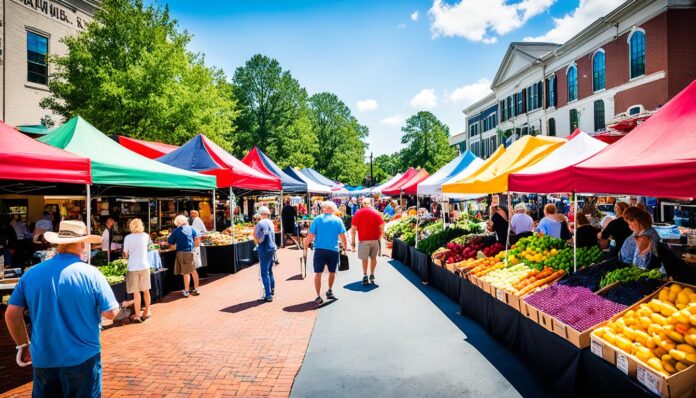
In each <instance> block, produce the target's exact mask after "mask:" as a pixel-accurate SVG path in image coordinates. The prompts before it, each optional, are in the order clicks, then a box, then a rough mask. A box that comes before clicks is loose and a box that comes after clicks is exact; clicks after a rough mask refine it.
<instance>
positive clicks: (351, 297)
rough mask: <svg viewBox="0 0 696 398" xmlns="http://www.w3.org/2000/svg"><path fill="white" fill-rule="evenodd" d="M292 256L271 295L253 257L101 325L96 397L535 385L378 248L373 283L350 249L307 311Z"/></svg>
mask: <svg viewBox="0 0 696 398" xmlns="http://www.w3.org/2000/svg"><path fill="white" fill-rule="evenodd" d="M299 256H300V254H299V252H298V251H296V250H289V249H284V250H281V251H280V252H279V258H280V260H281V265H280V266H279V267H276V271H275V272H276V280H277V283H278V286H277V292H276V293H277V294H276V300H275V301H274V302H273V303H270V304H265V303H261V302H259V301H258V298H259V297H260V296H261V283H260V281H259V280H258V266H255V267H252V268H248V269H245V270H243V271H241V272H239V273H237V274H233V275H226V276H217V277H212V278H208V279H206V281H205V285H204V286H203V287H202V288H201V292H202V294H201V296H199V297H190V298H188V299H183V298H180V297H179V295H178V294H176V293H174V294H170V295H169V296H168V297H167V298H166V299H165V300H164V301H163V302H160V303H157V304H155V305H154V306H153V310H152V312H153V319H151V320H150V321H147V322H146V323H144V324H132V325H125V326H118V327H107V328H106V329H105V330H104V332H103V353H102V358H103V363H104V396H105V397H125V396H138V395H140V396H168V397H189V396H193V397H196V396H206V397H207V396H213V397H217V396H244V397H265V396H277V397H287V396H288V395H291V396H293V397H316V396H331V397H358V396H380V397H382V396H384V397H397V396H398V397H409V396H419V397H420V396H429V397H441V396H452V395H464V396H485V395H491V396H496V397H515V396H519V395H520V394H522V395H525V396H542V395H543V391H542V390H541V388H540V387H539V385H538V383H537V382H536V381H535V378H534V377H533V376H532V375H531V374H529V372H528V371H527V370H526V369H525V368H524V366H523V365H522V364H521V363H520V362H519V361H518V360H517V359H516V358H515V357H514V356H512V355H511V354H510V353H508V352H507V351H505V350H504V349H502V348H500V346H499V345H498V344H497V343H496V342H494V341H493V340H491V339H490V337H488V336H487V335H486V334H485V333H483V332H482V330H481V329H480V327H478V325H476V324H475V323H473V322H471V321H469V320H467V319H465V318H462V317H460V316H459V315H458V314H457V311H458V308H457V305H456V304H454V303H453V302H451V301H450V300H449V299H447V298H446V297H444V296H443V295H441V294H440V293H439V292H437V291H436V290H435V289H433V288H430V287H424V286H422V285H421V284H420V283H419V282H418V281H417V277H416V276H415V275H414V274H413V273H412V272H411V271H410V270H409V269H408V268H406V267H405V266H403V265H402V264H400V263H398V262H396V261H392V260H390V259H388V258H386V257H383V258H380V264H379V266H378V272H377V276H378V279H377V286H375V287H368V288H365V287H363V286H362V284H361V283H360V278H361V271H360V267H359V263H358V260H357V258H355V256H354V255H352V257H353V258H352V259H351V260H352V262H351V270H350V271H349V272H347V273H339V275H338V277H337V281H336V285H335V287H334V289H335V292H336V295H337V296H338V300H337V301H335V302H332V303H330V304H328V305H325V306H324V307H323V308H321V309H320V310H318V311H317V310H316V308H315V307H316V306H315V305H314V304H313V302H312V300H313V299H314V292H313V287H312V278H313V275H312V274H311V273H310V275H309V277H308V278H307V279H305V280H302V279H300V278H299V277H298V273H299ZM310 268H311V264H310ZM325 290H326V285H325V286H324V287H323V288H322V294H323V293H324V292H325ZM315 320H316V321H315ZM0 337H1V338H2V344H3V346H2V348H3V355H2V358H0V360H2V366H3V372H2V373H3V374H2V376H1V377H2V378H0V383H2V384H0V388H1V390H0V391H5V390H9V391H7V392H6V393H4V394H1V395H0V396H1V397H26V396H30V392H31V374H30V372H28V371H26V370H20V369H19V368H17V367H16V366H15V365H14V359H13V358H12V352H13V350H12V349H11V347H10V345H11V344H9V336H8V335H7V329H6V327H5V325H2V336H0ZM310 337H311V340H310ZM305 353H306V356H305ZM484 356H485V357H484ZM298 371H299V374H298ZM296 377H297V378H296ZM293 382H294V385H293ZM291 389H292V392H291Z"/></svg>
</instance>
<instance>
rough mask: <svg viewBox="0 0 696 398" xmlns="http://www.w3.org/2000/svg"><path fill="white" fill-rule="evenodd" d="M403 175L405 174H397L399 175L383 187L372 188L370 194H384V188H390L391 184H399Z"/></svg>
mask: <svg viewBox="0 0 696 398" xmlns="http://www.w3.org/2000/svg"><path fill="white" fill-rule="evenodd" d="M402 175H403V173H397V174H396V175H395V176H394V177H392V178H391V179H390V180H389V181H387V182H385V183H384V184H382V185H378V186H376V187H374V188H372V190H371V191H370V192H371V193H373V194H381V193H382V188H384V187H388V186H390V185H391V184H393V183H395V182H397V181H398V180H399V179H400V178H401V176H402Z"/></svg>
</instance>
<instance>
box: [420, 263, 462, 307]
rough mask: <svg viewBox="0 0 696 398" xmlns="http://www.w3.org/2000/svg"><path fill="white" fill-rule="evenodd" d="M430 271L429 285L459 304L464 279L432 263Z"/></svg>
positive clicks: (429, 267) (429, 266)
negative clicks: (460, 289)
mask: <svg viewBox="0 0 696 398" xmlns="http://www.w3.org/2000/svg"><path fill="white" fill-rule="evenodd" d="M428 269H429V271H428V275H429V277H430V279H429V284H430V285H431V286H432V287H434V288H435V289H437V290H439V291H441V292H442V293H444V294H445V296H447V297H449V299H450V300H452V301H454V302H459V287H460V285H461V280H462V278H461V277H460V276H459V275H456V274H455V273H454V272H450V271H449V270H448V269H446V268H444V267H440V266H437V265H435V263H433V262H432V261H429V265H428Z"/></svg>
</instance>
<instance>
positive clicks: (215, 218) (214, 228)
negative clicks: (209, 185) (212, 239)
mask: <svg viewBox="0 0 696 398" xmlns="http://www.w3.org/2000/svg"><path fill="white" fill-rule="evenodd" d="M213 231H217V211H216V209H215V190H214V189H213Z"/></svg>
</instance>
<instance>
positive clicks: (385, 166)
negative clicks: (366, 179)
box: [373, 152, 403, 182]
mask: <svg viewBox="0 0 696 398" xmlns="http://www.w3.org/2000/svg"><path fill="white" fill-rule="evenodd" d="M373 165H374V170H375V171H374V175H375V181H380V182H386V180H387V179H388V178H391V177H393V176H394V175H396V174H397V173H399V172H401V171H403V162H402V161H401V153H399V152H394V153H392V154H390V155H379V156H377V157H376V158H375V160H374V162H373ZM377 170H380V172H381V173H379V174H378V172H377Z"/></svg>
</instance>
